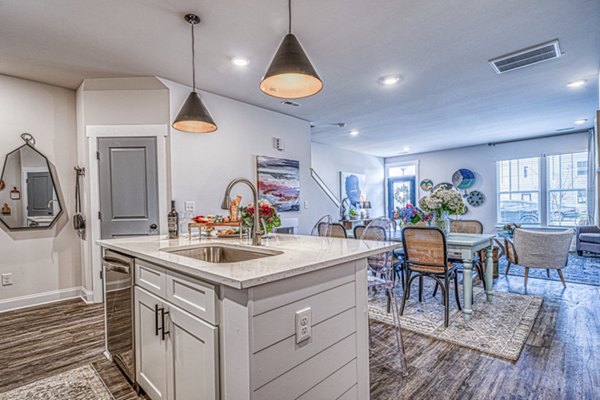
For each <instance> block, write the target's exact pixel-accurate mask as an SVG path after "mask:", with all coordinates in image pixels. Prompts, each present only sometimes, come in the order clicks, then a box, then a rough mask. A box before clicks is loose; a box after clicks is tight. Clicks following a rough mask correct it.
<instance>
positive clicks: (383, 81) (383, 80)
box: [377, 75, 402, 86]
mask: <svg viewBox="0 0 600 400" xmlns="http://www.w3.org/2000/svg"><path fill="white" fill-rule="evenodd" d="M401 79H402V78H401V77H400V75H386V76H382V77H380V78H379V79H378V80H377V82H379V84H380V85H383V86H392V85H395V84H397V83H398V82H400V80H401Z"/></svg>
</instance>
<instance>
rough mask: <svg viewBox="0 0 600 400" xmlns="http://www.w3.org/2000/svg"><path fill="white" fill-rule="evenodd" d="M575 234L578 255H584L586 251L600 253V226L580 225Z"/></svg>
mask: <svg viewBox="0 0 600 400" xmlns="http://www.w3.org/2000/svg"><path fill="white" fill-rule="evenodd" d="M575 235H576V236H575V238H576V243H577V246H576V250H577V255H579V256H582V255H583V252H584V251H589V252H590V253H600V228H598V227H597V226H595V225H590V226H578V227H577V230H576V231H575Z"/></svg>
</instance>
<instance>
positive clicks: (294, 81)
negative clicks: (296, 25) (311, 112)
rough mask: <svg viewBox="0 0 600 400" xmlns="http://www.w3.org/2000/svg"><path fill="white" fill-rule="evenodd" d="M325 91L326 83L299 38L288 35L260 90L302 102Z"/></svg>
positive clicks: (274, 58)
mask: <svg viewBox="0 0 600 400" xmlns="http://www.w3.org/2000/svg"><path fill="white" fill-rule="evenodd" d="M321 89H323V82H322V81H321V78H320V77H319V75H318V74H317V71H315V68H314V67H313V66H312V64H311V63H310V60H309V59H308V57H307V56H306V53H305V52H304V49H302V45H300V42H299V41H298V39H296V36H294V35H293V34H292V33H288V34H287V35H285V37H284V38H283V41H282V42H281V45H280V46H279V49H278V50H277V53H275V57H273V61H271V65H270V66H269V69H267V73H266V74H265V77H264V78H263V79H262V81H261V82H260V90H262V91H263V92H265V93H266V94H268V95H269V96H273V97H278V98H281V99H299V98H302V97H308V96H312V95H313V94H316V93H318V92H320V91H321Z"/></svg>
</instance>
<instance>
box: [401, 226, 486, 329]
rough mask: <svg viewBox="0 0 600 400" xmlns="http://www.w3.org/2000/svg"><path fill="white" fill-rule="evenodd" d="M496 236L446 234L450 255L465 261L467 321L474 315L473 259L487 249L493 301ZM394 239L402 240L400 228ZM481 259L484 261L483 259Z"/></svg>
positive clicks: (465, 317) (464, 313)
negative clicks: (493, 253) (493, 256)
mask: <svg viewBox="0 0 600 400" xmlns="http://www.w3.org/2000/svg"><path fill="white" fill-rule="evenodd" d="M495 237H496V235H493V234H472V233H449V234H447V235H446V246H447V248H448V256H452V258H457V259H461V260H462V262H463V316H464V319H465V321H470V320H471V318H472V316H473V260H474V259H475V258H476V257H477V256H476V254H477V253H478V252H480V251H481V250H485V268H484V270H485V272H484V279H485V286H486V289H485V290H486V298H487V301H489V302H491V301H492V298H493V273H494V271H493V270H494V267H493V260H492V251H493V249H494V238H495ZM392 240H394V241H398V242H401V241H402V233H401V231H400V230H398V231H395V232H394V233H393V235H392ZM481 261H482V262H483V260H481Z"/></svg>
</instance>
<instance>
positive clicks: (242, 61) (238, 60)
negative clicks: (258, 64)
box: [231, 57, 250, 67]
mask: <svg viewBox="0 0 600 400" xmlns="http://www.w3.org/2000/svg"><path fill="white" fill-rule="evenodd" d="M231 63H232V64H233V65H235V66H237V67H246V66H248V64H250V60H248V59H247V58H244V57H233V58H232V59H231Z"/></svg>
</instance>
